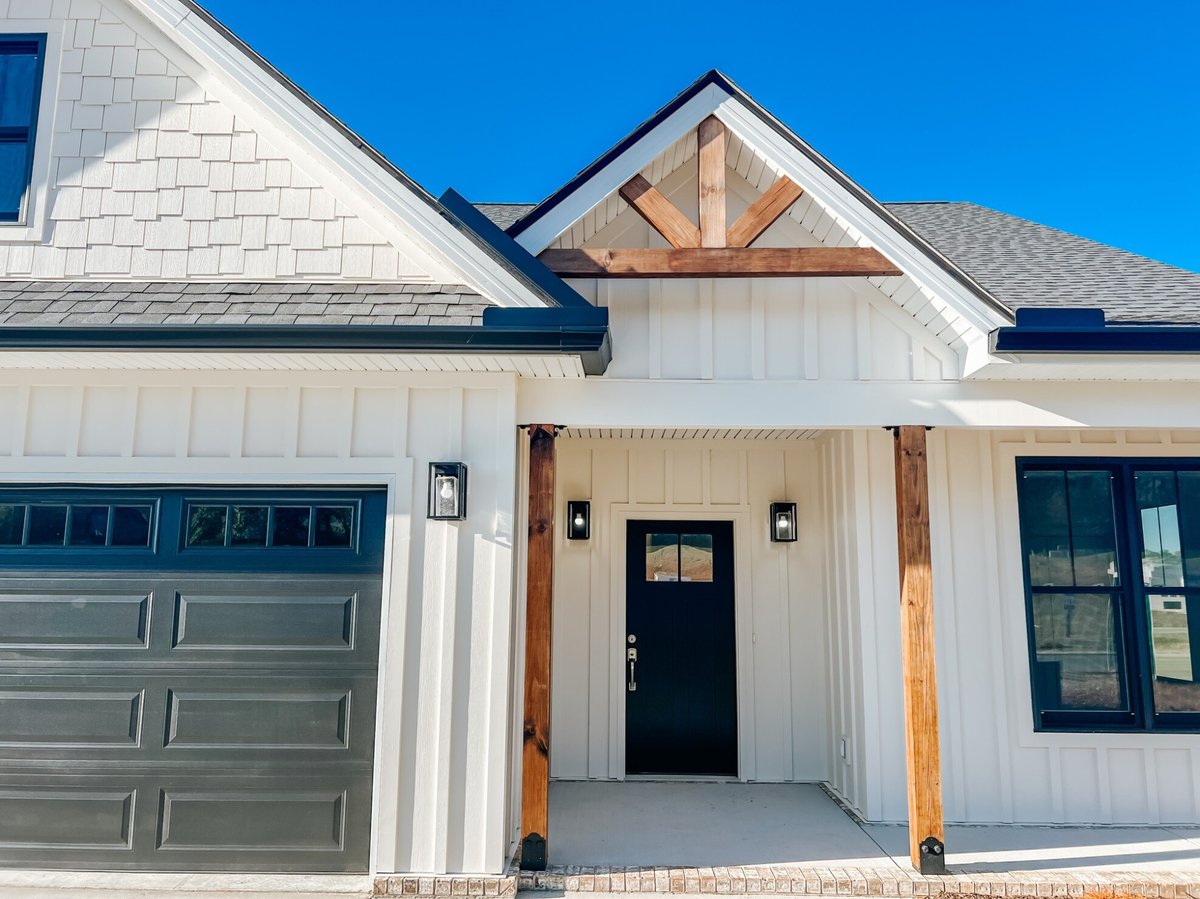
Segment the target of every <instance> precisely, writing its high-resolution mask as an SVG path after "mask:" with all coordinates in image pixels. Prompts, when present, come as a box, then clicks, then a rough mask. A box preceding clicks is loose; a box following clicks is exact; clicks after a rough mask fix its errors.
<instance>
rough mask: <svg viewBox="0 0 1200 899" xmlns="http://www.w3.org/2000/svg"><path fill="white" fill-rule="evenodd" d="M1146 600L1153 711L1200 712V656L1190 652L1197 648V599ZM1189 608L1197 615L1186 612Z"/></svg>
mask: <svg viewBox="0 0 1200 899" xmlns="http://www.w3.org/2000/svg"><path fill="white" fill-rule="evenodd" d="M1148 600H1149V606H1150V643H1151V648H1152V651H1153V656H1154V658H1153V669H1154V708H1155V711H1157V712H1160V713H1161V712H1195V711H1200V683H1197V681H1198V680H1200V678H1198V677H1197V674H1200V672H1197V670H1196V662H1198V661H1200V658H1198V657H1197V653H1195V652H1194V651H1193V648H1194V647H1195V649H1197V650H1200V646H1197V643H1198V642H1200V606H1198V605H1197V598H1193V599H1192V600H1191V602H1190V603H1189V599H1188V597H1186V596H1150V597H1148ZM1189 607H1190V608H1189ZM1189 611H1192V612H1195V613H1196V614H1194V615H1189Z"/></svg>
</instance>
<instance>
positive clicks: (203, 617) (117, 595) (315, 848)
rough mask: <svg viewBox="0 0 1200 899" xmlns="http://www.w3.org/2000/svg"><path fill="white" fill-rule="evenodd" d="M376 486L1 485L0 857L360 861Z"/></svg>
mask: <svg viewBox="0 0 1200 899" xmlns="http://www.w3.org/2000/svg"><path fill="white" fill-rule="evenodd" d="M384 508H385V497H384V493H383V492H382V491H366V490H339V491H327V490H319V489H314V490H302V491H296V490H288V491H255V490H230V489H205V488H197V489H190V488H181V489H170V490H135V489H112V490H96V489H87V490H84V489H21V490H17V489H6V490H2V491H0V865H4V866H9V867H18V866H19V867H54V868H74V869H83V870H120V869H126V868H139V869H143V870H193V871H195V870H201V871H212V870H226V871H330V872H335V871H339V872H340V871H366V870H367V866H368V848H369V843H370V822H371V764H372V756H373V749H374V731H375V687H376V667H377V656H378V646H379V610H380V598H381V584H382V570H383V544H384V541H383V527H384V517H385V516H384Z"/></svg>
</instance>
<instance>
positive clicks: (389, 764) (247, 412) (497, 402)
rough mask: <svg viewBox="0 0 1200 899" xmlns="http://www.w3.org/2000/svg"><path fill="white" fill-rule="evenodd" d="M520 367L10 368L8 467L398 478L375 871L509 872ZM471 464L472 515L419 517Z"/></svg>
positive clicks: (5, 422)
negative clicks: (444, 481) (450, 468)
mask: <svg viewBox="0 0 1200 899" xmlns="http://www.w3.org/2000/svg"><path fill="white" fill-rule="evenodd" d="M515 396H516V379H515V376H513V375H491V376H488V375H453V374H441V375H436V376H419V375H408V376H405V375H396V374H382V373H381V374H375V375H372V374H362V373H355V374H350V373H328V372H326V373H319V374H304V373H279V372H262V373H226V372H199V373H195V372H156V371H131V372H45V371H39V372H24V373H22V372H8V373H5V374H4V375H3V377H2V378H0V481H3V482H7V483H29V482H40V483H44V482H70V483H121V484H125V483H128V484H141V483H164V484H168V483H169V484H195V483H221V484H226V483H229V484H326V483H342V484H363V485H378V484H382V485H386V486H387V487H388V490H389V506H390V513H389V518H388V527H389V529H390V539H389V542H388V547H389V550H388V555H387V562H386V566H387V570H386V577H387V581H386V583H385V594H384V595H385V597H386V600H385V603H384V624H383V640H382V649H381V668H380V700H379V702H380V705H379V713H378V730H377V751H376V766H375V780H376V801H375V813H374V820H375V826H374V836H375V841H376V848H375V852H374V854H373V856H374V860H375V861H374V868H375V870H376V871H377V872H394V871H417V872H446V871H451V872H475V873H483V872H487V873H500V871H501V870H502V869H503V865H504V861H505V853H506V850H507V848H508V846H507V839H506V837H507V835H506V834H505V833H504V826H503V820H504V809H505V803H506V801H507V796H506V792H507V790H508V789H509V785H508V782H507V776H508V769H507V762H508V758H507V746H508V734H509V730H508V728H509V720H508V712H509V702H510V695H511V690H512V683H513V681H512V676H511V672H512V659H511V652H512V647H511V643H510V641H511V634H512V614H513V605H512V592H511V583H512V555H513V549H512V547H513V502H514V496H515V489H516V485H515V472H516V451H515V449H516V440H515V436H514V435H515V419H514V406H515ZM447 460H453V461H458V460H462V461H465V462H466V463H467V465H468V468H469V479H468V480H469V484H468V498H467V508H468V518H467V520H466V521H464V522H429V521H427V520H426V518H425V504H426V491H427V485H428V464H429V462H431V461H447Z"/></svg>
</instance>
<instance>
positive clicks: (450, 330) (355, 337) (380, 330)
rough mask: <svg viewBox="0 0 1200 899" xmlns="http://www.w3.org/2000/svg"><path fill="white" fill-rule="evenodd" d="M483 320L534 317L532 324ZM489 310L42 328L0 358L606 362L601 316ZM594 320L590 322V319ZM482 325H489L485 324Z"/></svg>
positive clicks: (6, 330)
mask: <svg viewBox="0 0 1200 899" xmlns="http://www.w3.org/2000/svg"><path fill="white" fill-rule="evenodd" d="M488 312H499V313H508V312H536V313H540V316H541V317H540V318H539V319H537V320H536V321H535V320H533V319H529V318H523V317H520V316H517V317H509V318H506V316H504V315H499V316H495V315H493V316H490V317H489V316H488V314H487V313H488ZM592 312H593V313H594V314H593V315H591V316H589V317H586V318H585V317H582V316H580V315H579V314H578V313H572V314H569V315H567V316H566V317H561V316H559V315H556V313H557V310H549V309H535V310H525V309H520V310H517V309H495V310H492V309H489V310H487V311H486V312H485V314H484V321H485V324H484V325H482V326H470V327H454V326H437V325H80V326H71V325H49V326H22V325H5V326H2V327H0V352H2V351H10V352H11V351H20V350H36V351H49V352H64V351H66V352H70V351H84V352H140V353H147V352H148V353H154V352H172V353H183V352H207V353H212V352H239V351H247V352H254V353H319V352H328V353H448V354H471V355H475V354H480V353H489V354H490V353H495V354H501V355H508V354H511V355H550V354H562V355H569V356H578V357H579V358H580V360H581V362H582V363H583V370H584V372H585V373H587V374H589V375H602V374H604V371H605V369H607V368H608V363H609V362H610V361H611V360H612V347H611V341H610V338H609V333H608V310H607V309H593V310H592ZM595 313H598V314H595ZM489 318H490V319H491V321H489Z"/></svg>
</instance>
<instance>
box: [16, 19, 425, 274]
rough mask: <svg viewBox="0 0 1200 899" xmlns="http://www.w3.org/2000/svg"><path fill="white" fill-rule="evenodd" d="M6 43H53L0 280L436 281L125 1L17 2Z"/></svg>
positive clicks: (367, 213) (302, 154) (306, 154)
mask: <svg viewBox="0 0 1200 899" xmlns="http://www.w3.org/2000/svg"><path fill="white" fill-rule="evenodd" d="M0 32H17V33H21V32H29V33H42V32H44V33H47V34H49V36H50V39H49V46H48V48H47V58H46V62H45V76H44V78H43V94H44V97H45V102H44V103H43V105H42V114H41V116H40V120H39V123H38V137H37V143H36V147H35V154H36V159H35V167H34V182H33V183H34V190H35V195H34V197H33V198H32V209H31V221H30V223H29V225H30V226H29V227H25V226H22V225H0V277H10V278H35V279H56V278H102V279H107V280H121V279H124V278H142V279H168V280H170V279H175V280H182V279H185V278H187V279H189V280H237V279H248V280H270V279H276V278H279V279H284V280H317V281H322V280H324V281H328V280H342V279H349V280H393V279H401V280H412V281H422V280H429V279H430V278H431V276H433V277H434V278H435V279H440V278H445V277H446V275H445V273H444V272H438V273H436V274H435V273H434V272H432V271H431V268H432V267H434V266H435V265H436V264H434V263H432V262H431V260H430V259H429V258H427V256H426V254H425V253H424V252H423V251H422V250H420V249H419V248H417V247H416V246H415V245H412V244H410V243H409V241H408V240H407V239H405V238H397V237H396V236H395V233H394V231H395V229H394V228H393V229H392V238H391V239H392V241H393V242H392V243H389V241H388V239H385V238H384V237H383V236H382V235H381V232H380V230H379V229H378V228H377V226H376V225H375V224H373V223H372V222H371V216H372V215H376V216H377V215H378V213H377V212H373V211H372V210H371V208H370V206H369V205H367V204H364V203H363V201H362V199H361V198H356V197H355V196H354V194H353V192H352V191H351V190H350V189H349V188H348V187H347V186H346V185H345V184H344V183H341V184H339V179H338V178H337V177H330V175H329V173H328V172H325V171H322V169H321V167H320V165H319V164H318V163H317V162H316V161H315V160H314V158H313V154H312V151H311V150H305V149H303V148H302V147H301V146H299V145H298V144H297V143H296V142H295V141H293V140H290V139H289V138H288V137H287V136H286V135H284V134H283V133H282V132H278V131H272V130H271V128H270V126H269V125H268V124H267V117H264V116H263V115H261V114H257V113H256V112H255V111H254V110H252V109H250V108H248V106H246V105H245V104H243V103H240V102H239V101H238V99H237V98H236V97H235V96H233V95H232V93H231V92H230V91H229V90H228V89H227V88H225V87H224V86H223V85H222V84H221V83H219V82H218V81H217V80H216V79H215V78H214V77H213V76H212V75H211V74H209V73H206V72H204V71H203V70H202V69H201V68H200V66H199V65H197V64H196V63H195V61H193V60H192V59H190V58H189V57H187V56H186V55H184V54H183V53H182V52H180V51H179V50H178V49H177V48H175V47H174V45H173V44H172V43H171V42H170V41H169V40H167V39H165V38H164V37H163V36H162V35H161V33H159V32H157V31H156V29H155V28H154V26H152V25H150V23H149V22H147V21H145V20H144V19H142V18H141V17H140V16H138V15H137V14H136V13H134V12H133V11H132V9H131V8H129V7H128V6H126V4H124V3H123V2H121V0H13V2H11V3H4V4H0Z"/></svg>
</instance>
